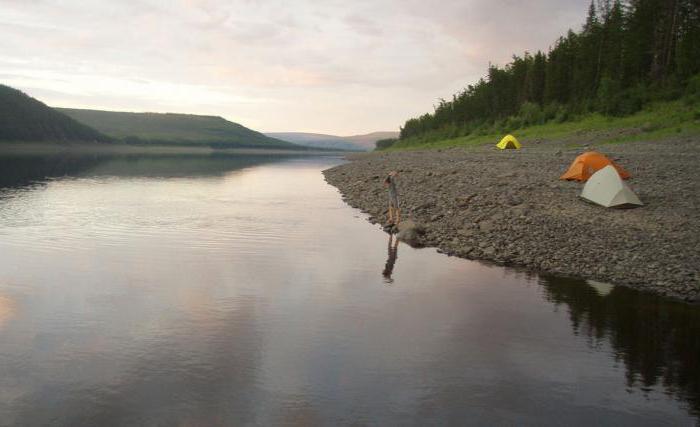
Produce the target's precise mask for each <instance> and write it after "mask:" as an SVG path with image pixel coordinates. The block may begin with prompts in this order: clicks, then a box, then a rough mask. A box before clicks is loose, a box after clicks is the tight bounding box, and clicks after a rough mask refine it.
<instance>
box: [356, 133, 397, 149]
mask: <svg viewBox="0 0 700 427" xmlns="http://www.w3.org/2000/svg"><path fill="white" fill-rule="evenodd" d="M398 137H399V132H398V131H396V132H393V131H392V132H372V133H367V134H364V135H353V136H346V137H344V139H348V140H350V141H352V142H353V144H356V145H359V146H360V147H364V148H365V149H366V150H374V143H375V142H377V141H379V140H380V139H387V138H398Z"/></svg>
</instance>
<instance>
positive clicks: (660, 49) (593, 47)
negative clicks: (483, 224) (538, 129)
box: [400, 0, 700, 141]
mask: <svg viewBox="0 0 700 427" xmlns="http://www.w3.org/2000/svg"><path fill="white" fill-rule="evenodd" d="M524 30H525V29H524ZM699 72H700V2H698V0H629V1H619V0H614V1H613V0H602V1H598V2H596V3H591V5H590V8H589V12H588V17H587V18H586V21H585V24H584V25H583V28H582V29H581V30H580V31H579V32H574V31H569V33H568V34H567V35H566V36H562V37H560V38H559V39H558V40H557V41H556V42H555V43H554V45H553V46H552V47H551V49H550V50H549V52H547V53H543V52H539V51H538V52H536V53H535V54H530V53H528V52H526V53H525V54H524V55H523V56H513V61H512V62H511V63H509V64H508V65H506V66H505V67H503V68H501V67H498V66H493V65H492V66H490V67H489V69H488V76H487V77H485V78H483V79H481V80H479V81H478V82H477V83H475V84H473V85H469V86H467V87H466V88H465V89H464V90H462V91H461V92H459V93H457V94H455V95H453V97H452V99H451V100H440V102H439V104H438V105H437V106H436V107H435V111H434V112H433V113H428V114H424V115H422V116H420V117H417V118H412V119H410V120H408V121H407V122H406V123H405V124H404V126H403V127H402V128H401V134H400V138H401V139H402V140H405V139H410V138H419V139H421V140H425V141H431V140H437V139H443V138H452V137H457V136H462V135H469V134H473V133H475V132H476V133H479V132H488V131H492V130H493V129H494V127H497V128H498V130H504V131H507V130H513V129H518V128H520V127H522V126H527V125H533V124H542V123H545V122H547V121H550V120H556V121H559V122H564V121H567V120H569V119H570V118H572V117H574V116H576V115H579V114H583V113H592V112H598V113H601V114H604V115H611V116H624V115H629V114H632V113H635V112H637V111H639V110H640V109H642V108H643V107H644V106H645V105H646V104H648V103H650V102H653V101H668V100H674V99H678V98H681V97H683V96H688V94H689V93H693V92H694V93H696V94H699V93H700V75H698V73H699ZM687 99H689V100H690V103H697V102H698V95H695V97H694V98H687Z"/></svg>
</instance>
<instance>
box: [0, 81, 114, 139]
mask: <svg viewBox="0 0 700 427" xmlns="http://www.w3.org/2000/svg"><path fill="white" fill-rule="evenodd" d="M109 140H110V138H109V137H108V136H105V135H103V134H102V133H100V132H98V131H96V130H95V129H92V128H90V127H88V126H86V125H84V124H82V123H79V122H77V121H76V120H74V119H72V118H70V117H68V116H66V115H65V114H62V113H60V112H58V111H56V110H54V109H53V108H51V107H49V106H47V105H46V104H44V103H43V102H40V101H38V100H36V99H34V98H32V97H31V96H29V95H27V94H25V93H23V92H21V91H19V90H17V89H14V88H11V87H9V86H5V85H1V84H0V141H52V142H78V141H80V142H107V141H109Z"/></svg>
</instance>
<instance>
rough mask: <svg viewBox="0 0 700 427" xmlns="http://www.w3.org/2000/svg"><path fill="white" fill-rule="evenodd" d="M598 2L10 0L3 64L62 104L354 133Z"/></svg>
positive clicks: (396, 120) (572, 23)
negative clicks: (211, 116) (201, 115)
mask: <svg viewBox="0 0 700 427" xmlns="http://www.w3.org/2000/svg"><path fill="white" fill-rule="evenodd" d="M587 3H588V2H587V1H586V0H564V1H562V0H556V1H555V0H546V1H540V2H533V3H528V4H521V3H519V2H512V1H493V0H492V1H477V0H460V1H444V2H440V3H439V4H432V3H428V2H423V1H418V0H407V1H398V0H396V1H389V0H378V1H355V2H350V3H348V2H344V1H343V2H341V1H318V0H302V1H297V2H293V3H292V2H284V1H278V0H269V1H249V0H237V1H213V0H180V1H173V2H165V1H156V0H141V1H123V2H110V1H95V2H88V3H86V2H83V1H78V0H67V1H61V2H58V1H49V0H46V1H37V2H20V1H11V2H9V3H5V4H3V6H2V7H0V25H1V26H2V28H3V30H2V37H0V67H2V68H1V70H2V74H3V75H5V76H8V75H14V76H21V77H9V78H8V77H4V79H5V83H7V84H10V85H15V86H17V87H19V88H20V89H23V90H25V91H27V92H29V93H30V94H39V93H42V94H44V95H46V97H44V98H42V100H43V101H45V102H47V103H48V104H50V105H57V104H59V103H60V104H62V106H73V107H98V106H99V107H100V108H113V109H118V110H137V109H147V110H150V111H161V110H162V111H188V112H192V113H207V114H220V115H222V116H224V117H227V118H229V119H231V120H234V121H243V122H244V124H246V125H249V126H251V127H253V128H256V129H262V130H278V131H283V130H302V131H319V132H326V133H340V134H352V133H358V132H364V131H372V130H378V129H397V128H398V127H399V126H400V125H401V124H402V123H403V121H405V120H406V119H407V118H409V117H411V116H412V115H415V114H419V113H422V112H425V111H427V110H429V109H430V108H431V106H432V104H433V103H434V101H435V100H436V99H437V98H439V97H449V96H451V94H452V93H454V92H456V91H457V90H459V89H460V88H462V87H464V86H466V85H467V84H468V83H471V82H473V81H475V80H476V79H478V78H479V77H480V76H481V75H483V74H484V73H485V70H486V67H487V64H488V63H489V62H493V63H497V64H504V63H505V62H507V61H508V60H509V58H510V57H511V55H512V54H513V53H522V51H524V50H530V51H535V50H537V49H543V50H546V49H547V48H548V46H549V45H550V44H551V43H552V42H553V41H554V40H555V39H556V38H557V37H558V36H559V35H561V34H563V33H564V32H565V31H566V30H567V29H568V28H569V27H578V26H579V25H580V23H581V22H582V21H583V18H584V16H585V11H586V7H587ZM59 93H62V94H63V95H62V96H57V94H59ZM59 101H60V102H59ZM358 110H359V111H358ZM350 118H352V121H350Z"/></svg>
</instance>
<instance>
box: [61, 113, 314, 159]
mask: <svg viewBox="0 0 700 427" xmlns="http://www.w3.org/2000/svg"><path fill="white" fill-rule="evenodd" d="M56 110H58V111H60V112H62V113H64V114H66V115H68V116H70V117H72V118H73V119H75V120H77V121H79V122H81V123H84V124H86V125H89V126H91V127H94V128H95V129H97V130H99V131H100V132H103V133H105V134H107V135H109V136H111V137H114V138H117V139H120V140H123V141H124V142H127V143H141V144H183V145H200V144H201V145H208V146H212V147H253V148H286V149H298V148H300V147H299V146H298V145H295V144H292V143H289V142H286V141H280V140H278V139H274V138H270V137H268V136H265V135H263V134H261V133H260V132H256V131H254V130H251V129H248V128H247V127H245V126H242V125H240V124H238V123H234V122H230V121H228V120H226V119H224V118H222V117H217V116H199V115H194V114H174V113H164V114H162V113H126V112H118V111H101V110H80V109H72V108H56Z"/></svg>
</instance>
